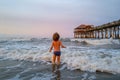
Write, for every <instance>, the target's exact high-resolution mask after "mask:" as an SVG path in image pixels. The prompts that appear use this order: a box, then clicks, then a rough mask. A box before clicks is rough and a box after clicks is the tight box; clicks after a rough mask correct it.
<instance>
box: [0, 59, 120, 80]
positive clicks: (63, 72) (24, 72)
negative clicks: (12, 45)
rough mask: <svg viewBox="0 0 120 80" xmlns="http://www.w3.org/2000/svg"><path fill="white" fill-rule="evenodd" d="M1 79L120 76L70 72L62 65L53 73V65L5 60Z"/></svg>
mask: <svg viewBox="0 0 120 80" xmlns="http://www.w3.org/2000/svg"><path fill="white" fill-rule="evenodd" d="M4 63H6V64H4ZM0 79H1V80H4V79H8V80H13V79H14V80H23V79H30V80H41V79H45V80H56V79H59V80H80V79H81V80H103V79H104V80H119V79H120V74H111V73H106V72H88V71H81V70H68V69H67V68H64V65H60V68H59V69H56V71H53V66H52V64H47V63H41V62H32V61H24V60H22V61H19V60H3V61H1V62H0Z"/></svg>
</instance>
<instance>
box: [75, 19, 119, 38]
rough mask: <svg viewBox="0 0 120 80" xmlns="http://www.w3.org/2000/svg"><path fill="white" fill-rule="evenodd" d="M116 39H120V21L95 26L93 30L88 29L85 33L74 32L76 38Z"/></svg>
mask: <svg viewBox="0 0 120 80" xmlns="http://www.w3.org/2000/svg"><path fill="white" fill-rule="evenodd" d="M111 37H112V38H114V39H120V20H118V21H113V22H110V23H107V24H103V25H100V26H95V27H94V28H91V29H86V30H84V31H83V32H80V31H79V30H74V38H98V39H104V38H111Z"/></svg>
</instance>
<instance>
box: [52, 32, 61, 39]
mask: <svg viewBox="0 0 120 80" xmlns="http://www.w3.org/2000/svg"><path fill="white" fill-rule="evenodd" d="M59 38H60V35H59V34H58V33H57V32H56V33H54V34H53V40H54V41H58V40H59Z"/></svg>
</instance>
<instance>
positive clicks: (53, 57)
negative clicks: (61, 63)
mask: <svg viewBox="0 0 120 80" xmlns="http://www.w3.org/2000/svg"><path fill="white" fill-rule="evenodd" d="M55 60H56V55H54V54H53V56H52V64H55Z"/></svg>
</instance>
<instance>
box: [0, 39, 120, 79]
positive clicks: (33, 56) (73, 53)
mask: <svg viewBox="0 0 120 80" xmlns="http://www.w3.org/2000/svg"><path fill="white" fill-rule="evenodd" d="M51 41H52V39H50V38H28V37H27V38H26V37H8V38H0V80H119V79H120V40H119V39H112V38H110V39H72V38H62V39H61V41H62V42H63V44H64V45H65V46H66V47H67V48H63V49H61V52H62V54H61V65H60V66H59V68H57V67H58V66H55V68H56V69H55V70H54V71H53V69H54V68H53V65H52V64H51V57H52V52H51V53H50V52H49V47H50V45H51Z"/></svg>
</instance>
